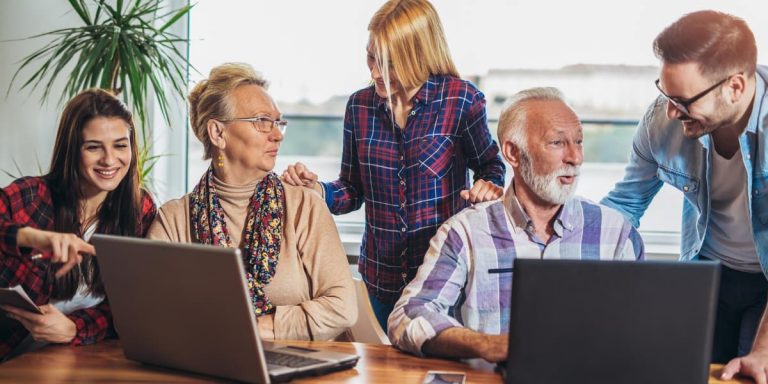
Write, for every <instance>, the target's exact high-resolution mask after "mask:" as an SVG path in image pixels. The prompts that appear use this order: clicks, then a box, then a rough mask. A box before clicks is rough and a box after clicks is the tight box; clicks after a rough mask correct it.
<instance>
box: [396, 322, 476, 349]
mask: <svg viewBox="0 0 768 384" xmlns="http://www.w3.org/2000/svg"><path fill="white" fill-rule="evenodd" d="M428 317H429V319H428V318H427V317H423V316H420V317H417V318H415V319H413V320H410V321H408V322H407V324H402V325H401V326H403V328H404V329H400V330H398V329H397V328H399V327H395V330H394V332H395V333H396V334H398V333H399V334H400V335H399V337H398V335H395V337H394V340H396V345H397V347H399V348H400V349H403V350H405V351H408V352H410V353H413V354H414V355H417V356H424V352H423V351H422V348H423V347H424V343H426V342H427V341H429V340H432V339H434V338H435V337H437V335H439V334H440V333H442V332H443V331H445V330H446V329H448V328H454V327H463V326H462V325H461V323H459V322H458V321H457V320H456V319H454V318H451V317H449V316H443V315H441V314H437V313H434V314H431V315H430V316H428Z"/></svg>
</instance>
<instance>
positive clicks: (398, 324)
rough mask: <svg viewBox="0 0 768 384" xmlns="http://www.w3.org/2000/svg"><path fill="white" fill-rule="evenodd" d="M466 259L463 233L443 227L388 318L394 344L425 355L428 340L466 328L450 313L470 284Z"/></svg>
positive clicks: (445, 225)
mask: <svg viewBox="0 0 768 384" xmlns="http://www.w3.org/2000/svg"><path fill="white" fill-rule="evenodd" d="M467 260H468V258H467V252H466V246H465V240H464V238H463V237H462V235H461V232H460V231H457V230H456V229H455V228H452V227H451V226H450V225H449V224H444V225H443V226H442V227H440V229H439V230H438V231H437V234H435V236H434V237H433V238H432V240H431V241H430V247H429V250H428V251H427V254H426V255H425V256H424V263H423V264H422V265H421V267H419V270H418V272H417V274H416V277H415V278H414V279H413V280H412V281H411V282H410V283H409V284H408V285H407V286H406V287H405V290H404V291H403V295H402V296H401V297H400V299H399V300H398V301H397V303H396V304H395V308H394V310H393V312H392V314H391V315H390V316H389V321H388V327H387V328H388V331H389V332H388V333H389V338H390V340H391V341H392V344H394V345H395V346H397V347H398V348H400V349H402V350H405V351H408V352H410V353H413V354H416V355H419V356H422V355H423V353H422V351H421V348H422V346H423V345H424V343H425V342H426V341H428V340H430V339H432V338H434V337H435V336H437V335H439V334H440V332H442V331H444V330H446V329H448V328H452V327H462V326H463V325H462V324H461V323H460V322H459V321H458V320H456V319H455V316H454V314H453V313H451V311H452V308H454V307H455V306H456V304H457V303H458V301H459V298H460V297H461V293H462V291H463V289H464V286H465V284H466V281H467V271H468V263H467Z"/></svg>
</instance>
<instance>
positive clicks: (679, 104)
mask: <svg viewBox="0 0 768 384" xmlns="http://www.w3.org/2000/svg"><path fill="white" fill-rule="evenodd" d="M734 75H738V73H737V74H734ZM734 75H730V76H728V77H726V78H725V79H722V80H720V81H718V82H717V83H715V84H714V85H713V86H711V87H709V88H707V89H705V90H703V91H701V92H699V93H698V94H697V95H696V96H693V97H691V98H690V99H687V100H683V99H681V98H679V97H674V96H670V95H667V94H666V92H664V90H662V89H661V87H660V86H659V80H660V79H656V89H658V90H659V92H661V94H662V95H663V96H664V97H666V98H667V100H669V102H670V103H672V105H674V106H675V108H677V110H678V111H680V112H682V113H684V114H686V115H690V114H691V113H690V111H689V109H688V108H689V107H690V106H691V104H693V103H695V102H696V101H698V100H699V99H701V98H702V97H704V96H706V95H707V94H708V93H710V92H712V90H714V89H715V88H717V87H719V86H720V85H722V84H723V83H725V82H726V81H727V80H728V79H730V78H731V77H732V76H734Z"/></svg>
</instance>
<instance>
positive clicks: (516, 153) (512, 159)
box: [501, 140, 520, 168]
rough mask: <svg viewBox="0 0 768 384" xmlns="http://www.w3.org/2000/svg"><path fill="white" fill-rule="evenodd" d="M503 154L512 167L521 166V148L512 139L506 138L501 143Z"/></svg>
mask: <svg viewBox="0 0 768 384" xmlns="http://www.w3.org/2000/svg"><path fill="white" fill-rule="evenodd" d="M501 155H502V156H504V159H505V160H507V162H508V163H509V165H511V166H512V168H517V167H518V166H520V148H518V147H517V145H516V144H515V143H513V142H512V140H504V142H503V143H501Z"/></svg>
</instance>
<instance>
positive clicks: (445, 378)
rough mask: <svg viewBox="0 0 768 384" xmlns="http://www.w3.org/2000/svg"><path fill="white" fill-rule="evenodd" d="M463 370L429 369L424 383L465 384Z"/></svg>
mask: <svg viewBox="0 0 768 384" xmlns="http://www.w3.org/2000/svg"><path fill="white" fill-rule="evenodd" d="M464 379H465V375H464V373H463V372H444V371H427V375H426V376H424V381H423V384H464Z"/></svg>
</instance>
